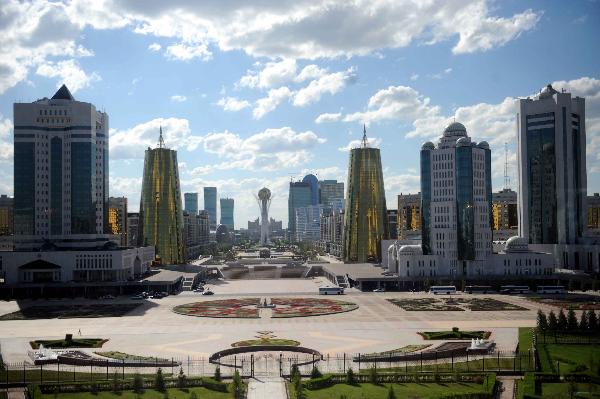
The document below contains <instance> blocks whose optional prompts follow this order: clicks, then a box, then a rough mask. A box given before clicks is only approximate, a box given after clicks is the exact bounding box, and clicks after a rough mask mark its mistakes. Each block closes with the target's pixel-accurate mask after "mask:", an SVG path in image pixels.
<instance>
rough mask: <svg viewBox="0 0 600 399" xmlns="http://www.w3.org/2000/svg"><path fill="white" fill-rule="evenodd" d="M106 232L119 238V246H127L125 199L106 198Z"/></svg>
mask: <svg viewBox="0 0 600 399" xmlns="http://www.w3.org/2000/svg"><path fill="white" fill-rule="evenodd" d="M108 230H109V233H110V234H112V235H117V236H119V237H120V240H119V242H120V244H121V246H124V247H126V246H127V243H128V240H127V198H125V197H109V198H108Z"/></svg>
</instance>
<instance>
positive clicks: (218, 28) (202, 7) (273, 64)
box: [0, 0, 600, 228]
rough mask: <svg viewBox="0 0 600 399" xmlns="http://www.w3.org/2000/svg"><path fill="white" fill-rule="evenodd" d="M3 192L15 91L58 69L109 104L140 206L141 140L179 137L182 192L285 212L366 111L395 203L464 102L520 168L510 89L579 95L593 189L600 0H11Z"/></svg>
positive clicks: (480, 136)
mask: <svg viewBox="0 0 600 399" xmlns="http://www.w3.org/2000/svg"><path fill="white" fill-rule="evenodd" d="M0 38H2V39H0V193H5V194H9V195H13V144H12V143H13V103H15V102H32V101H35V100H36V99H39V98H43V97H51V96H52V95H53V94H54V92H55V91H56V89H57V88H58V87H59V86H60V85H62V84H63V83H65V84H66V85H67V86H68V87H69V89H70V90H71V92H72V93H73V95H74V97H75V98H76V99H77V100H80V101H85V102H90V103H92V104H94V105H95V106H96V107H97V108H98V109H99V110H103V111H105V112H107V113H108V114H109V118H110V167H109V168H110V189H109V191H110V195H111V196H126V197H127V198H128V199H129V210H130V211H137V209H138V207H139V196H140V191H141V181H142V172H143V158H144V151H145V149H146V148H148V147H149V146H151V147H154V146H156V143H157V141H158V130H159V126H162V129H163V133H164V136H165V142H166V144H167V146H169V147H171V148H173V149H176V150H177V151H178V162H179V172H180V178H181V188H182V193H183V192H198V193H199V198H200V205H199V206H200V208H201V209H202V208H203V198H202V197H203V195H202V187H204V186H216V187H217V190H218V196H219V197H232V198H234V199H235V214H234V216H235V225H236V228H241V227H246V226H247V221H248V220H254V219H255V218H257V217H258V215H259V209H258V205H257V204H256V201H255V199H254V195H255V194H256V193H257V192H258V190H259V189H260V188H262V187H264V186H266V187H268V188H270V189H271V191H272V193H273V201H272V205H271V212H270V213H271V216H273V217H275V218H276V219H278V220H283V222H284V226H286V225H287V197H288V185H289V182H290V180H291V179H294V180H296V179H301V178H302V177H303V176H304V175H305V174H307V173H313V174H315V175H316V176H317V177H318V178H319V179H338V180H339V181H344V182H345V181H346V177H347V173H346V170H347V166H348V156H349V153H348V152H349V149H350V148H352V147H354V146H357V145H358V142H359V140H360V138H361V136H362V131H363V124H366V126H367V135H368V138H369V142H370V144H371V145H372V146H377V147H379V148H381V158H382V164H383V169H384V184H385V190H386V198H387V203H388V208H389V209H394V208H396V206H397V200H396V196H397V195H398V194H400V193H416V192H418V191H419V184H420V183H419V150H420V146H421V144H422V143H423V142H425V141H428V140H432V141H434V142H436V141H437V139H438V138H439V137H440V136H441V134H442V132H443V130H444V127H445V126H446V125H447V124H449V123H450V122H452V121H453V120H456V121H459V122H461V123H463V124H464V125H465V126H466V128H467V131H468V134H469V136H471V137H472V138H473V140H475V141H481V140H486V141H488V142H489V143H490V147H491V150H492V158H493V164H492V169H493V171H492V173H493V189H494V191H496V190H500V189H502V188H503V186H504V163H505V143H506V147H507V148H508V161H509V168H508V170H509V176H510V178H511V185H510V186H511V188H512V189H514V190H517V189H518V187H517V180H516V155H515V149H516V112H517V109H516V99H517V98H519V97H521V98H522V97H526V96H531V95H535V94H536V93H538V92H539V90H540V89H541V88H542V87H544V86H545V85H546V84H548V83H552V84H553V85H554V87H555V88H556V89H558V90H560V89H563V88H564V89H565V90H567V91H570V92H571V93H573V95H579V96H584V97H586V117H587V118H586V119H587V120H586V127H587V170H588V192H589V193H592V192H598V191H600V40H599V38H600V0H595V1H592V0H575V1H570V2H565V1H558V0H556V1H551V0H548V1H517V0H503V1H485V0H455V1H451V0H449V1H441V0H440V1H437V0H413V1H410V0H395V1H383V0H368V1H347V0H327V1H322V2H317V1H311V0H308V1H302V0H293V1H292V0H279V1H264V0H259V1H244V0H227V1H224V0H218V1H217V0H206V1H201V2H198V1H195V0H172V1H163V0H145V1H135V0H120V1H116V0H114V1H111V0H72V1H46V0H34V1H14V0H0Z"/></svg>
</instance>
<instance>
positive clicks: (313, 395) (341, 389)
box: [49, 383, 485, 399]
mask: <svg viewBox="0 0 600 399" xmlns="http://www.w3.org/2000/svg"><path fill="white" fill-rule="evenodd" d="M391 385H392V386H393V388H394V393H395V394H396V397H397V398H421V399H426V398H439V397H442V396H444V395H448V394H457V395H459V394H466V393H474V392H483V391H484V390H485V383H483V385H482V384H475V383H450V384H418V383H407V384H391ZM389 387H390V384H382V385H373V384H357V385H347V384H336V385H334V386H332V387H329V388H323V389H319V390H315V391H309V390H308V389H305V390H304V397H305V398H307V399H337V398H339V397H341V395H346V397H347V399H362V398H369V399H379V398H381V399H386V398H387V395H388V390H389ZM290 393H291V395H290V396H291V399H296V396H295V395H294V392H293V389H291V387H290ZM49 399H50V398H49Z"/></svg>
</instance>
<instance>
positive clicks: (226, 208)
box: [219, 198, 234, 233]
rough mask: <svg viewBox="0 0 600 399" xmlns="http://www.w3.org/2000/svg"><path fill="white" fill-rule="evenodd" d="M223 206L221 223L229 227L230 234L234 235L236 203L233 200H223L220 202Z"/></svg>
mask: <svg viewBox="0 0 600 399" xmlns="http://www.w3.org/2000/svg"><path fill="white" fill-rule="evenodd" d="M219 202H220V205H221V223H220V224H224V225H225V226H227V230H228V231H229V232H230V233H233V230H234V223H233V206H234V201H233V198H221V199H220V200H219Z"/></svg>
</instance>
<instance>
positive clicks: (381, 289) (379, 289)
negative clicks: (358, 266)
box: [373, 288, 385, 292]
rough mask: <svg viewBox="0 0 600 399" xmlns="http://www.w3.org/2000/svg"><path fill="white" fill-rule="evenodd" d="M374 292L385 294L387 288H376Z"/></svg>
mask: <svg viewBox="0 0 600 399" xmlns="http://www.w3.org/2000/svg"><path fill="white" fill-rule="evenodd" d="M373 292H385V288H375V289H374V290H373Z"/></svg>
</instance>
